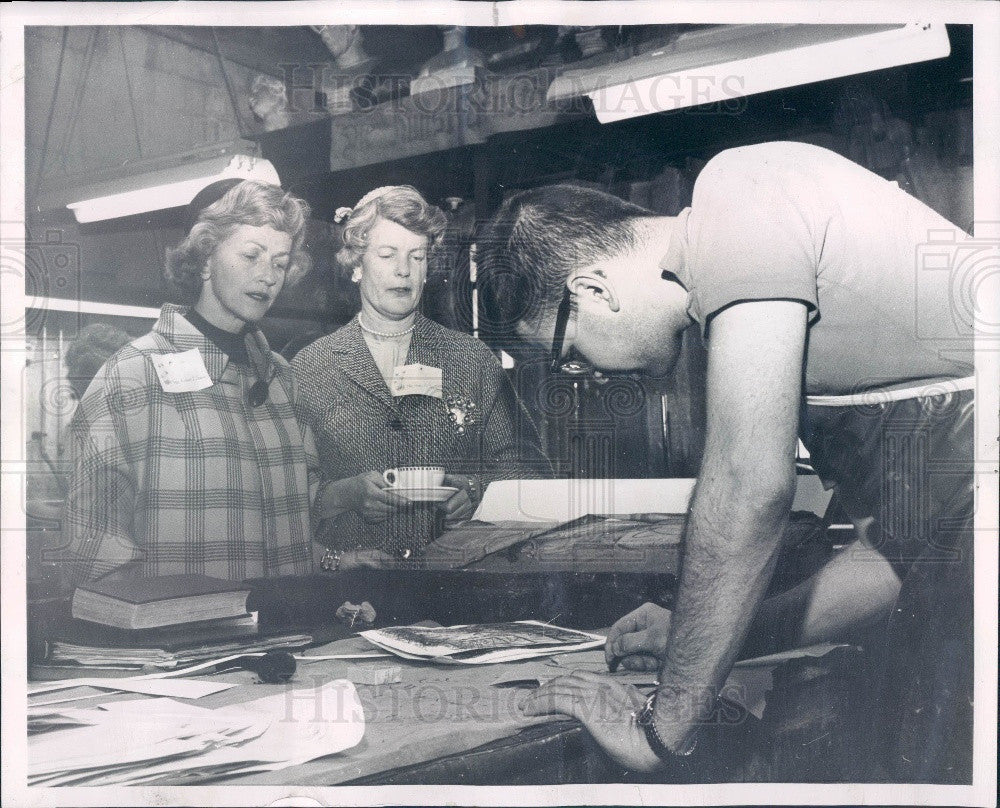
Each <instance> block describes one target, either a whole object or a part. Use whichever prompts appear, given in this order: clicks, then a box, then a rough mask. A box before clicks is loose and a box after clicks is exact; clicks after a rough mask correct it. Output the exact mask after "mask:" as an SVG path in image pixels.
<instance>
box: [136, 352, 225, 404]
mask: <svg viewBox="0 0 1000 808" xmlns="http://www.w3.org/2000/svg"><path fill="white" fill-rule="evenodd" d="M149 358H150V359H152V360H153V367H154V368H156V375H157V376H158V377H159V379H160V386H161V387H162V388H163V390H164V392H166V393H193V392H194V391H195V390H204V389H205V388H206V387H211V386H212V379H211V377H210V376H209V375H208V370H207V369H206V368H205V360H204V359H202V358H201V351H199V350H198V349H197V348H192V349H191V350H190V351H180V352H179V353H168V354H150V356H149Z"/></svg>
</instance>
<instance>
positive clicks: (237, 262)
mask: <svg viewBox="0 0 1000 808" xmlns="http://www.w3.org/2000/svg"><path fill="white" fill-rule="evenodd" d="M210 202H211V204H209V203H210ZM191 209H192V212H193V214H194V215H192V216H191V218H194V219H195V221H194V222H192V226H191V228H190V232H189V234H188V236H187V238H186V239H185V241H184V242H183V243H182V244H181V245H180V247H178V248H177V249H176V250H174V251H172V252H171V254H170V256H169V257H168V276H169V277H170V278H171V280H173V281H175V282H176V283H177V284H178V285H180V286H181V287H182V288H185V289H187V290H189V291H191V292H193V293H194V294H195V295H196V297H197V302H196V303H195V304H194V306H193V307H192V308H190V309H188V308H186V307H181V306H174V305H170V304H168V305H165V306H163V308H162V310H161V313H160V317H159V319H158V320H157V322H156V324H155V325H154V326H153V330H152V331H151V332H150V333H148V334H146V335H145V336H142V337H140V338H139V339H137V340H134V341H133V342H131V343H130V344H128V345H126V346H125V347H123V348H121V349H120V350H119V351H118V352H117V353H115V354H113V355H112V356H111V358H110V359H109V360H108V361H107V362H106V363H105V365H104V366H103V367H102V368H101V370H100V371H99V372H98V373H97V375H96V376H95V378H94V380H93V382H92V383H91V384H90V386H89V387H88V389H87V392H86V394H85V395H84V396H83V399H82V401H81V402H80V407H79V408H78V410H77V412H76V414H75V416H74V421H73V424H72V431H73V436H74V444H75V450H76V456H77V462H76V465H75V471H74V474H73V477H72V481H71V485H70V490H69V493H68V496H67V502H66V510H65V519H64V522H63V523H64V530H65V532H66V539H67V542H66V545H67V546H66V550H65V554H66V560H67V561H68V562H69V563H70V565H71V574H72V577H73V578H75V579H76V580H78V581H79V580H85V579H91V578H95V577H98V576H101V575H104V574H106V573H109V572H113V571H114V572H116V573H118V572H121V573H124V572H126V571H128V572H129V573H131V574H138V575H142V576H150V577H151V576H158V575H167V574H174V573H202V574H207V575H212V576H215V577H219V578H226V579H231V580H244V579H247V578H256V577H262V576H274V575H288V574H302V573H307V572H309V571H311V570H312V569H313V545H312V531H311V521H310V502H311V488H312V489H315V485H316V482H317V480H316V476H315V453H314V449H313V445H312V438H311V436H310V435H309V434H308V431H307V430H305V429H303V428H302V427H301V426H300V424H299V422H298V420H297V419H296V417H295V410H294V405H293V401H294V399H295V387H294V381H293V377H292V372H291V368H290V367H289V365H288V363H287V362H285V361H284V360H283V359H282V358H281V357H280V356H278V355H277V354H274V353H272V352H271V351H270V349H269V348H268V344H267V341H266V340H265V338H264V335H263V334H262V333H261V332H260V330H259V329H258V328H257V327H256V324H257V322H258V321H259V320H260V319H261V318H263V316H264V315H265V314H266V312H267V311H268V309H269V308H270V307H271V305H272V304H273V303H274V300H275V298H276V297H277V295H278V293H279V292H280V291H281V289H282V287H283V286H284V285H286V284H289V283H293V282H295V280H297V279H298V278H299V277H301V276H302V275H303V274H304V273H305V272H306V271H307V270H308V268H309V266H310V261H309V257H308V255H306V254H305V253H304V252H303V251H302V241H303V237H304V229H305V224H306V219H307V217H308V212H309V209H308V206H307V205H306V203H305V202H303V201H302V200H300V199H297V198H295V197H293V196H291V195H290V194H286V193H285V192H284V191H282V190H281V189H280V188H278V187H277V186H273V185H266V184H264V183H257V182H251V181H245V182H240V181H238V180H224V181H222V182H221V183H216V184H214V185H212V186H209V187H208V188H206V189H205V190H204V191H202V193H201V194H199V195H198V197H196V199H195V201H194V202H192V206H191ZM189 215H190V214H189ZM311 484H312V485H311Z"/></svg>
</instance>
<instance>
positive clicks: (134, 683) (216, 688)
mask: <svg viewBox="0 0 1000 808" xmlns="http://www.w3.org/2000/svg"><path fill="white" fill-rule="evenodd" d="M71 687H96V688H98V689H99V690H120V691H122V692H124V693H143V694H145V695H147V696H169V697H171V698H177V699H200V698H202V697H203V696H210V695H212V694H213V693H220V692H221V691H223V690H228V689H229V688H231V687H236V683H234V682H195V681H191V680H189V679H179V680H177V681H167V680H164V679H143V678H138V677H133V678H123V679H100V678H92V679H63V680H62V681H59V682H47V683H46V684H44V685H41V686H40V687H36V688H33V689H31V690H29V691H28V695H29V696H35V695H38V694H39V693H51V692H52V691H54V690H66V689H68V688H71Z"/></svg>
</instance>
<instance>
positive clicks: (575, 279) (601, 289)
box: [566, 269, 621, 311]
mask: <svg viewBox="0 0 1000 808" xmlns="http://www.w3.org/2000/svg"><path fill="white" fill-rule="evenodd" d="M566 283H567V285H568V286H569V288H570V289H571V290H572V291H573V293H574V294H575V295H576V299H577V302H578V303H581V302H583V301H585V300H594V301H597V300H600V301H603V302H604V303H605V305H607V307H608V308H609V309H610V310H611V311H618V310H619V309H620V308H621V303H620V301H619V300H618V295H617V293H616V292H615V286H614V283H613V282H612V281H611V279H610V278H608V277H607V276H606V275H605V274H604V273H603V272H602V271H601V270H599V269H597V270H594V269H591V270H584V271H582V272H576V273H574V274H572V275H570V277H569V278H568V280H567V281H566Z"/></svg>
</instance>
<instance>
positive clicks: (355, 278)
mask: <svg viewBox="0 0 1000 808" xmlns="http://www.w3.org/2000/svg"><path fill="white" fill-rule="evenodd" d="M351 282H352V283H361V270H360V269H356V270H354V273H353V274H352V275H351Z"/></svg>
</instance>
